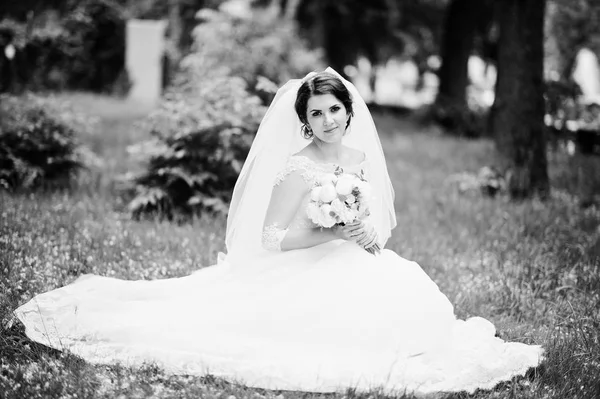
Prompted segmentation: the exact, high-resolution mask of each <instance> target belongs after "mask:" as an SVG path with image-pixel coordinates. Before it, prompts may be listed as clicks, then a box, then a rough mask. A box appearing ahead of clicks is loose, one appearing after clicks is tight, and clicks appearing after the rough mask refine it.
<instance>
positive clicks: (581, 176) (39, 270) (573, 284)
mask: <svg viewBox="0 0 600 399" xmlns="http://www.w3.org/2000/svg"><path fill="white" fill-rule="evenodd" d="M64 97H65V99H68V100H71V101H72V102H73V103H74V104H75V106H76V107H77V108H78V109H79V110H80V111H82V112H85V113H87V114H88V115H90V116H93V117H95V118H96V120H97V123H96V124H95V125H96V126H95V129H94V130H93V133H92V134H89V135H87V136H85V137H81V140H82V141H83V142H84V143H85V144H86V145H88V146H89V147H90V148H91V149H92V150H93V151H94V152H95V153H96V154H97V155H98V157H99V162H97V163H96V165H95V166H93V167H92V168H91V169H90V170H89V171H87V172H85V173H83V174H82V176H81V178H80V181H79V182H78V184H77V185H76V188H74V189H71V190H65V191H61V192H54V193H32V194H8V193H6V192H0V320H2V321H3V323H2V324H3V325H2V326H0V397H5V398H26V397H27V398H29V397H32V398H33V397H37V398H47V397H52V398H55V397H56V398H59V397H60V398H71V397H73V398H75V397H78V398H81V397H85V398H87V397H95V398H114V397H123V398H137V397H140V398H141V397H160V398H188V397H189V398H195V397H207V398H228V397H230V396H234V397H236V398H242V397H244V398H265V397H269V398H274V397H277V396H280V397H285V398H288V397H290V398H307V397H321V396H323V397H325V396H326V397H329V398H342V397H346V398H351V397H356V396H361V395H357V394H355V393H353V392H350V391H349V392H346V393H344V394H337V395H316V394H315V395H312V394H305V393H297V392H270V391H264V390H257V389H248V388H245V387H242V386H238V385H233V384H229V383H227V382H225V381H222V380H219V379H215V378H212V377H211V376H204V377H190V376H169V375H165V374H164V373H162V372H161V370H160V369H158V368H156V367H154V366H152V365H148V366H147V367H144V368H142V369H129V368H125V367H120V366H94V365H90V364H86V363H85V362H83V361H81V360H80V359H78V358H76V357H74V356H72V355H69V354H67V353H60V352H56V351H54V350H50V349H48V348H45V347H43V346H40V345H37V344H35V343H32V342H30V341H28V340H27V339H26V337H25V336H24V334H23V331H22V329H21V328H20V326H19V325H18V324H17V323H14V324H12V326H10V323H6V322H7V321H8V320H9V319H10V317H9V316H10V312H11V311H12V310H13V309H14V308H16V307H17V306H18V305H19V304H21V303H23V302H25V301H27V300H29V299H30V298H31V297H32V296H33V295H35V294H37V293H40V292H44V291H47V290H50V289H53V288H56V287H60V286H62V285H64V284H68V283H69V282H71V281H73V280H74V279H75V278H77V277H78V276H79V275H81V274H84V273H96V274H101V275H107V276H116V277H120V278H125V279H156V278H167V277H174V276H182V275H186V274H188V273H190V272H192V271H193V270H196V269H198V268H201V267H206V266H210V265H211V264H213V263H215V261H216V258H217V254H218V253H219V252H220V251H223V250H224V233H225V218H224V217H217V218H208V217H205V218H199V219H196V220H194V221H191V222H190V223H189V224H184V225H177V224H170V223H167V222H159V221H134V220H132V219H131V218H130V217H129V214H128V212H127V209H126V201H125V200H124V199H123V198H122V197H121V196H120V194H119V192H118V189H117V184H116V183H115V178H116V177H117V176H118V175H119V174H121V173H124V172H126V171H128V170H131V169H132V168H135V167H139V165H138V164H137V163H136V160H134V159H132V158H131V157H130V156H129V154H128V153H127V151H126V147H127V145H129V144H131V143H135V142H137V141H139V140H140V139H141V138H143V137H142V135H141V133H140V132H139V130H137V129H135V123H136V122H137V121H139V120H140V119H141V118H143V116H144V115H145V114H146V113H147V112H148V109H147V108H145V107H142V106H136V105H135V104H130V103H127V102H125V101H121V100H116V99H112V98H106V97H98V96H92V95H86V94H68V95H65V96H64ZM376 122H377V125H378V128H379V130H380V133H381V136H382V141H383V143H384V148H385V149H386V156H387V161H388V167H389V170H390V175H391V177H392V180H393V182H394V187H395V190H396V212H397V217H398V227H397V228H396V229H395V231H394V234H393V236H392V238H391V239H390V240H389V242H388V245H387V246H388V248H390V249H393V250H394V251H396V252H397V253H398V254H400V255H401V256H403V257H405V258H408V259H412V260H415V261H417V262H419V263H420V264H421V266H422V267H423V269H424V270H425V271H426V272H427V273H428V274H429V275H430V276H431V277H432V278H433V280H434V281H436V282H437V283H438V285H439V286H440V288H441V289H442V291H443V292H445V293H446V294H447V295H448V297H449V298H450V300H451V301H452V302H453V303H454V304H455V309H456V312H457V314H458V315H459V316H460V317H462V318H464V317H468V316H472V315H478V316H483V317H486V318H488V319H490V320H491V321H493V322H494V324H495V325H496V327H497V328H498V331H499V334H500V335H501V337H502V338H504V339H509V340H516V341H520V342H525V343H536V344H542V345H543V346H544V347H545V348H546V350H547V360H546V361H545V362H544V364H543V365H542V366H541V367H540V368H538V369H537V370H533V371H532V372H531V373H529V375H528V376H527V378H517V379H514V380H513V381H509V382H506V383H503V384H501V385H499V386H498V387H497V388H496V389H495V390H493V391H487V392H477V393H475V394H474V395H471V396H469V395H466V394H455V395H447V396H446V397H449V398H462V397H473V398H575V397H577V398H598V397H600V332H599V331H600V310H599V309H600V208H598V207H597V206H591V207H588V208H585V209H584V208H583V207H581V206H580V200H579V198H580V197H581V196H582V195H584V194H586V195H587V194H589V192H590V190H591V191H594V190H596V191H595V192H598V191H597V189H598V187H600V182H599V181H598V180H599V178H598V176H600V161H598V160H595V159H593V158H582V157H579V156H576V157H570V156H568V155H566V154H564V153H562V152H552V153H550V154H549V155H550V158H549V159H550V174H551V179H552V185H553V190H552V195H551V197H550V199H548V200H547V201H545V202H542V201H539V200H528V201H522V202H511V201H509V200H508V199H507V198H506V197H505V196H498V197H496V198H488V197H484V196H482V195H481V194H479V193H478V192H473V191H470V192H466V193H460V192H459V190H458V189H457V187H456V184H453V183H452V179H451V177H452V176H453V175H454V174H457V173H462V172H470V173H472V172H477V170H478V169H479V168H480V167H482V166H484V165H500V164H501V160H500V159H499V157H498V156H497V154H496V153H495V151H494V148H493V145H492V143H491V142H490V141H489V140H485V139H481V140H468V141H467V140H463V139H458V138H453V137H449V136H446V135H443V134H442V132H440V131H439V130H438V129H436V128H435V127H432V126H423V125H420V124H418V123H416V122H415V121H414V120H412V119H411V118H409V117H398V116H396V115H393V114H391V113H385V112H382V113H379V114H377V116H376ZM9 326H10V327H9ZM362 396H364V397H365V398H366V397H369V395H362ZM371 396H373V397H377V394H375V393H374V394H373V395H371Z"/></svg>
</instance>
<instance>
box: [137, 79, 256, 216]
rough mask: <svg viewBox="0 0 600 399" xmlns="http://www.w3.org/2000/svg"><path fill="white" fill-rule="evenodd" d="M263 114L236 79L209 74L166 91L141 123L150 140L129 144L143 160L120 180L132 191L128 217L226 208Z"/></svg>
mask: <svg viewBox="0 0 600 399" xmlns="http://www.w3.org/2000/svg"><path fill="white" fill-rule="evenodd" d="M263 113H264V107H263V106H262V105H261V102H260V99H258V98H257V97H255V96H252V95H251V94H249V93H248V92H247V91H246V83H245V82H244V81H243V80H242V79H241V78H235V77H231V76H227V75H221V74H219V73H213V74H211V75H210V76H206V80H205V81H203V82H201V84H199V85H197V86H194V87H190V86H188V85H184V87H179V88H178V89H175V90H172V91H170V92H169V93H168V94H167V95H166V96H165V99H164V100H163V102H162V104H161V106H160V108H159V109H158V110H157V111H155V112H154V113H153V114H152V115H151V116H150V117H149V118H148V120H147V121H146V122H145V123H144V125H143V127H144V128H145V129H147V130H149V132H150V134H151V135H152V136H153V138H152V139H151V140H149V141H147V142H143V143H141V144H138V145H135V146H132V147H131V148H130V152H132V153H134V154H137V155H138V156H140V157H141V158H142V159H144V160H145V161H146V163H147V169H146V170H145V171H144V172H142V173H139V174H130V175H128V176H126V178H125V181H126V182H128V183H129V184H128V185H126V187H128V188H133V189H134V190H135V198H134V199H133V200H132V201H131V203H130V204H129V208H130V210H131V211H132V213H133V216H134V217H135V218H139V217H140V216H142V215H143V214H146V215H157V216H159V217H167V218H169V219H172V218H174V217H175V218H177V217H180V216H183V217H187V216H189V215H191V214H199V213H201V212H203V211H208V212H215V213H225V212H227V208H228V206H227V204H228V203H229V200H230V199H231V189H232V188H233V185H234V184H235V181H236V179H237V176H238V174H239V172H240V170H241V167H242V164H243V161H244V159H245V158H246V156H247V154H248V150H249V148H250V144H251V142H252V139H253V137H254V132H255V131H256V129H257V128H258V124H259V122H260V118H261V117H262V115H263Z"/></svg>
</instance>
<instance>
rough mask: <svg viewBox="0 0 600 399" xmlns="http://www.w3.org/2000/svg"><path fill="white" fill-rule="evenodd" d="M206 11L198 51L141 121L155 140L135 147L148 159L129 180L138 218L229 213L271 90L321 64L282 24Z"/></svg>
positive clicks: (132, 205)
mask: <svg viewBox="0 0 600 399" xmlns="http://www.w3.org/2000/svg"><path fill="white" fill-rule="evenodd" d="M208 13H210V14H208ZM207 15H210V16H211V17H210V19H209V21H208V22H204V23H202V24H201V25H200V26H199V27H198V28H197V29H196V34H195V45H194V52H192V53H191V54H189V55H188V56H186V57H185V58H184V59H183V60H182V62H181V64H180V66H179V68H180V71H179V74H178V75H177V76H176V78H175V79H174V84H173V87H171V88H170V89H169V90H168V91H167V94H166V95H165V96H164V99H163V100H162V102H161V105H160V107H159V109H158V110H157V111H156V112H154V113H153V114H152V115H151V116H150V117H149V118H148V119H147V120H146V121H145V123H144V124H143V125H142V129H145V130H146V131H148V132H149V134H150V135H151V136H152V138H151V139H150V140H149V141H147V142H144V143H140V144H138V145H135V146H133V147H132V148H131V152H132V153H134V154H137V155H138V156H139V157H140V158H141V160H143V161H144V162H145V164H146V169H145V170H144V171H142V172H141V173H131V174H128V175H126V176H124V179H123V181H124V183H125V188H126V189H127V190H130V191H131V192H133V195H134V198H133V200H132V201H131V202H130V204H129V207H130V209H131V211H132V213H133V216H134V217H136V218H138V217H141V216H142V215H155V216H158V217H166V218H169V219H173V218H176V219H182V218H187V217H188V216H189V215H191V214H199V213H202V212H214V213H226V212H227V210H228V203H229V201H230V199H231V191H232V189H233V186H234V184H235V181H236V179H237V176H238V174H239V172H240V170H241V167H242V165H243V162H244V160H245V158H246V156H247V153H248V150H249V148H250V145H251V143H252V140H253V138H254V134H255V132H256V130H257V128H258V125H259V123H260V120H261V118H262V116H263V115H264V112H265V107H264V102H265V101H268V100H269V99H270V96H271V95H272V94H273V92H272V90H269V89H267V90H265V89H264V88H265V87H269V86H270V87H273V86H275V85H274V84H273V83H272V82H271V80H275V81H276V82H277V83H281V81H283V80H285V79H287V78H289V77H298V76H301V75H302V74H304V73H307V72H308V71H310V70H311V69H313V68H317V67H319V66H320V64H319V63H316V62H315V63H314V64H312V65H310V67H309V66H308V63H303V62H301V61H299V60H298V54H305V55H308V56H307V57H304V58H303V56H301V57H300V58H301V59H304V60H307V59H312V58H311V57H313V55H314V57H316V55H315V54H317V53H314V54H313V53H312V52H310V51H308V50H306V49H305V48H304V47H302V45H301V43H300V42H298V40H297V39H295V38H294V35H293V30H291V28H289V29H288V28H287V27H285V26H284V25H283V24H274V26H267V25H266V22H265V20H263V19H262V17H259V18H258V19H251V20H236V19H232V18H230V17H227V16H225V15H223V14H220V13H218V12H209V11H206V12H205V13H204V16H205V17H206V16H207ZM292 43H293V46H292ZM289 46H292V47H289ZM294 46H295V48H294ZM314 59H316V58H314ZM265 76H266V77H265ZM265 82H266V83H265ZM257 86H258V87H263V89H258V88H257ZM257 94H260V95H261V98H262V99H261V98H259V97H258V96H257Z"/></svg>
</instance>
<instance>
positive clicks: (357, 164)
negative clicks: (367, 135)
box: [291, 154, 367, 168]
mask: <svg viewBox="0 0 600 399" xmlns="http://www.w3.org/2000/svg"><path fill="white" fill-rule="evenodd" d="M291 158H302V159H306V160H307V161H309V162H310V163H312V164H314V165H321V166H339V167H340V168H357V167H360V166H362V165H364V164H365V163H366V162H367V156H366V154H365V159H363V160H362V161H360V162H359V163H356V164H352V165H340V164H338V163H335V162H317V161H315V160H313V159H311V158H309V157H307V156H306V155H300V154H294V155H292V156H291Z"/></svg>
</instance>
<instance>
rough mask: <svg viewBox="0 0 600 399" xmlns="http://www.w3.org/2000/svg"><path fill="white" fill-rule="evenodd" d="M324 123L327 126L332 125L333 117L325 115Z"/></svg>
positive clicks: (328, 114)
mask: <svg viewBox="0 0 600 399" xmlns="http://www.w3.org/2000/svg"><path fill="white" fill-rule="evenodd" d="M324 122H325V124H326V125H330V124H331V123H332V122H333V117H332V116H331V114H330V113H326V114H325V119H324Z"/></svg>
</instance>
